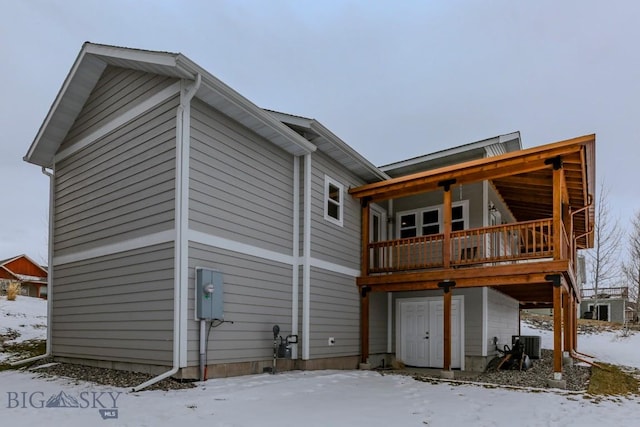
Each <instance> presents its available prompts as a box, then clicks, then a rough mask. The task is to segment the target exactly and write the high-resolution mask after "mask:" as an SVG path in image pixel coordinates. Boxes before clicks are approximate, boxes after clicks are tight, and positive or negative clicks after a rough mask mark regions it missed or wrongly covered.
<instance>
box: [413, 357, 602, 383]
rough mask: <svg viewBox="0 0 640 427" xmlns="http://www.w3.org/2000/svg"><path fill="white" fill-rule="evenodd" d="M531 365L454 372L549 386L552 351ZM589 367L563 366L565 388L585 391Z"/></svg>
mask: <svg viewBox="0 0 640 427" xmlns="http://www.w3.org/2000/svg"><path fill="white" fill-rule="evenodd" d="M532 361H533V366H532V367H531V368H530V369H528V370H527V371H519V370H517V369H516V370H501V371H491V372H483V373H480V374H477V373H475V374H466V373H465V372H455V379H456V380H462V381H473V382H480V383H489V384H498V385H505V386H518V387H535V388H549V386H548V384H547V381H548V380H550V379H553V351H551V350H544V349H543V350H542V351H541V358H540V359H532ZM413 376H414V378H415V379H417V380H423V381H428V380H429V379H435V378H439V375H437V374H436V373H434V374H422V373H418V374H413ZM590 377H591V367H589V366H582V365H573V366H564V367H563V368H562V379H563V380H565V381H566V382H567V388H566V389H567V390H571V391H585V390H586V389H587V388H588V387H589V378H590Z"/></svg>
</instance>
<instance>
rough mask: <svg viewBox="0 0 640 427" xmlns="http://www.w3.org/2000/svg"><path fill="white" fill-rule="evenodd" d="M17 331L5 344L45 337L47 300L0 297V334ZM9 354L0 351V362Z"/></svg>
mask: <svg viewBox="0 0 640 427" xmlns="http://www.w3.org/2000/svg"><path fill="white" fill-rule="evenodd" d="M15 332H17V333H18V334H19V335H18V336H17V337H16V338H14V339H9V340H7V341H5V343H6V344H11V343H17V342H24V341H27V340H43V339H46V338H47V301H46V300H43V299H40V298H31V297H25V296H18V298H17V299H16V300H15V301H7V298H6V297H3V296H2V297H0V336H2V335H4V336H7V335H11V334H12V333H15ZM8 358H9V355H8V354H6V353H2V352H1V351H0V362H2V361H3V360H6V359H8Z"/></svg>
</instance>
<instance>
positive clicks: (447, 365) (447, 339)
mask: <svg viewBox="0 0 640 427" xmlns="http://www.w3.org/2000/svg"><path fill="white" fill-rule="evenodd" d="M443 323H444V358H443V359H444V362H443V366H442V368H443V370H444V371H450V370H451V291H449V290H446V291H445V292H444V322H443Z"/></svg>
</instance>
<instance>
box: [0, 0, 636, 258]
mask: <svg viewBox="0 0 640 427" xmlns="http://www.w3.org/2000/svg"><path fill="white" fill-rule="evenodd" d="M0 7H1V8H0V57H1V58H2V59H1V60H0V61H1V62H0V81H2V82H3V86H2V96H1V97H0V130H1V138H2V139H1V142H0V179H1V180H2V184H3V185H2V188H3V191H2V196H3V197H2V200H3V203H2V207H1V208H0V259H1V258H6V257H10V256H13V255H17V254H21V253H26V254H27V255H29V256H31V257H32V258H34V259H35V260H37V261H39V262H43V263H44V262H46V254H47V249H46V245H47V221H48V213H47V210H48V178H47V177H45V176H44V175H42V173H41V172H40V169H39V168H38V167H36V166H33V165H30V164H27V163H25V162H23V160H22V157H23V156H24V155H25V153H26V152H27V149H28V148H29V146H30V144H31V142H32V141H33V138H34V137H35V135H36V133H37V131H38V128H39V126H40V125H41V123H42V121H43V120H44V118H45V115H46V114H47V111H48V110H49V107H50V106H51V104H52V102H53V100H54V98H55V96H56V94H57V93H58V91H59V89H60V86H61V85H62V82H63V80H64V78H65V77H66V75H67V73H68V72H69V69H70V68H71V65H72V63H73V61H74V60H75V58H76V56H77V54H78V52H79V50H80V48H81V46H82V43H83V42H84V41H91V42H94V43H104V44H113V45H120V46H128V47H135V48H143V49H151V50H162V51H171V52H181V53H183V54H184V55H186V56H187V57H189V58H190V59H192V60H193V61H195V62H196V63H198V64H200V65H201V66H203V67H204V68H205V69H207V70H208V71H210V72H211V73H212V74H213V75H215V76H217V77H218V78H220V79H221V80H222V81H224V82H225V83H227V84H229V85H230V86H231V87H233V88H234V89H236V90H237V91H239V92H240V93H241V94H242V95H244V96H246V97H247V98H249V99H250V100H251V101H253V102H254V103H256V104H257V105H259V106H261V107H264V108H270V109H274V110H279V111H284V112H288V113H292V114H297V115H302V116H307V117H313V118H315V119H317V120H319V121H320V122H322V123H323V124H324V125H325V126H326V127H328V128H329V129H331V130H332V131H333V132H334V133H335V134H337V135H338V136H339V137H341V138H342V139H343V140H344V141H346V142H347V143H348V144H350V145H351V146H352V147H353V148H354V149H356V150H357V151H358V152H360V153H361V154H362V155H364V156H365V157H366V158H367V159H369V160H370V161H371V162H372V163H374V164H376V165H381V164H386V163H390V162H392V161H397V160H402V159H406V158H409V157H414V156H417V155H421V154H427V153H430V152H433V151H437V150H441V149H445V148H449V147H453V146H457V145H461V144H465V143H469V142H473V141H477V140H482V139H485V138H489V137H493V136H496V135H500V134H505V133H510V132H513V131H520V132H521V135H522V139H523V144H524V146H525V148H526V147H532V146H537V145H541V144H545V143H549V142H555V141H559V140H563V139H567V138H572V137H575V136H580V135H584V134H590V133H596V134H597V142H596V146H597V154H596V157H597V172H596V173H597V180H598V182H599V183H600V182H601V181H602V180H605V181H606V184H607V185H608V186H609V187H610V188H611V192H610V203H611V205H612V206H613V213H614V214H615V215H616V216H619V217H620V220H621V222H622V223H623V224H627V223H628V222H629V220H630V218H631V216H632V215H633V213H634V212H635V211H637V210H638V209H640V197H639V196H640V164H639V163H640V162H639V161H640V145H639V143H638V142H639V141H638V139H639V136H640V46H639V42H640V25H638V22H637V20H638V16H640V2H637V1H632V0H629V1H608V2H605V1H586V0H576V1H557V0H555V1H540V0H536V1H527V2H525V1H513V0H504V1H450V0H447V1H445V0H441V1H426V0H424V1H415V2H413V1H398V0H396V1H333V2H332V1H327V0H322V1H319V0H316V1H288V2H287V1H276V0H269V1H215V0H209V1H186V0H183V1H160V0H155V1H151V0H148V1H135V0H128V1H113V0H110V1H104V0H99V1H94V0H82V1H70V0H67V1H41V0H20V1H18V0H0Z"/></svg>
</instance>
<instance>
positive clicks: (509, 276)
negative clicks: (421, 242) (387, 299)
mask: <svg viewBox="0 0 640 427" xmlns="http://www.w3.org/2000/svg"><path fill="white" fill-rule="evenodd" d="M568 268H569V262H568V261H567V260H548V261H540V262H528V263H522V264H508V265H496V266H475V267H473V266H471V267H466V268H449V269H431V270H423V271H417V272H411V273H395V274H384V275H375V276H366V277H358V278H357V279H356V282H357V284H358V286H369V287H370V288H371V291H372V292H383V291H384V292H389V291H415V290H426V289H438V283H439V282H441V281H443V280H452V281H455V282H456V289H458V288H472V287H481V286H512V285H523V284H524V285H526V284H539V283H549V281H548V280H547V279H545V277H546V276H547V275H549V274H556V273H557V274H563V275H564V274H565V273H566V271H567V270H568Z"/></svg>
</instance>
